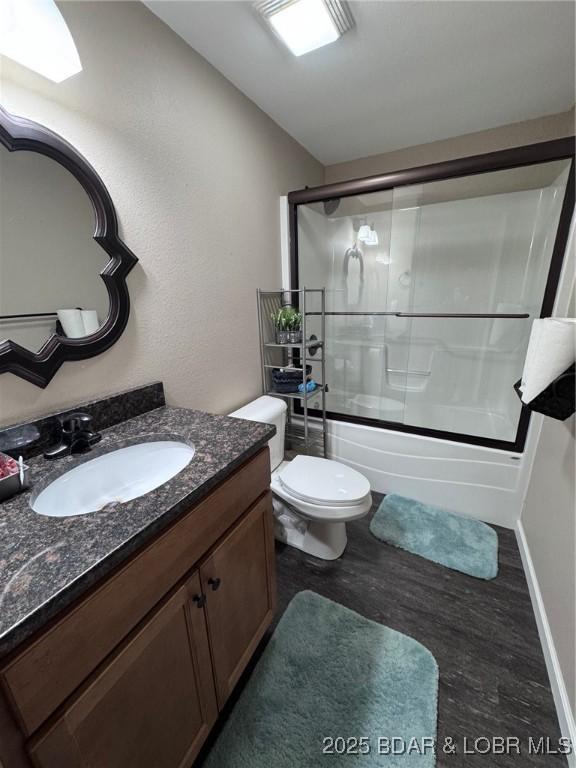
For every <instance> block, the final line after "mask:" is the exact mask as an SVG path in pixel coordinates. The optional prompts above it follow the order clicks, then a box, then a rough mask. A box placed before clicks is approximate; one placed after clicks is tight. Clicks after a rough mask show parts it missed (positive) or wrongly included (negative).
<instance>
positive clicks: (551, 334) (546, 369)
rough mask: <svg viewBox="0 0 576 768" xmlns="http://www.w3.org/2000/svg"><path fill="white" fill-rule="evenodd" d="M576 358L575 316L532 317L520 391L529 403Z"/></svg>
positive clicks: (523, 400) (524, 401) (524, 400)
mask: <svg viewBox="0 0 576 768" xmlns="http://www.w3.org/2000/svg"><path fill="white" fill-rule="evenodd" d="M575 361H576V319H575V318H570V317H545V318H543V319H542V320H534V322H533V324H532V332H531V333H530V341H529V342H528V349H527V351H526V360H525V362H524V372H523V373H522V382H521V384H520V391H521V392H522V402H523V403H529V402H531V401H532V400H534V398H535V397H536V396H537V395H539V394H540V392H542V391H543V390H545V389H546V387H547V386H548V385H549V384H551V383H552V382H553V381H554V379H557V378H558V376H560V374H562V373H564V371H565V370H566V369H567V368H569V367H570V366H571V365H572V363H574V362H575Z"/></svg>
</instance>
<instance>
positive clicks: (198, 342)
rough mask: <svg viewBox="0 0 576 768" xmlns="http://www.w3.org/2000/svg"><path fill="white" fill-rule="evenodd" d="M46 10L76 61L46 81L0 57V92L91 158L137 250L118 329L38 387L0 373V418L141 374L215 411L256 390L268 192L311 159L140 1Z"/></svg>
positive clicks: (274, 253) (269, 261) (303, 175)
mask: <svg viewBox="0 0 576 768" xmlns="http://www.w3.org/2000/svg"><path fill="white" fill-rule="evenodd" d="M61 10H62V12H63V14H64V16H65V18H66V20H67V22H68V24H69V26H70V29H71V31H72V34H73V36H74V39H75V41H76V44H77V46H78V49H79V52H80V56H81V59H82V63H83V66H84V71H83V72H82V73H81V74H79V75H77V76H76V77H74V78H72V79H70V80H68V81H65V82H64V83H61V84H60V85H56V84H52V83H50V82H48V81H47V80H45V79H44V78H41V77H40V76H37V75H35V74H34V73H31V72H27V71H26V70H24V69H22V68H21V67H19V66H18V65H16V64H12V63H11V62H7V61H2V90H1V94H0V100H1V102H2V104H3V105H4V106H5V107H6V108H7V109H8V110H10V111H11V112H13V113H16V114H21V115H24V116H27V117H29V118H32V119H34V120H37V121H39V122H41V123H43V124H45V125H47V126H48V127H49V128H52V129H53V130H55V131H57V132H58V133H60V134H61V135H62V136H64V138H66V139H67V140H68V141H70V142H71V143H72V144H74V145H75V146H76V147H77V148H78V150H79V151H80V152H82V153H83V154H84V156H85V157H86V158H87V159H88V161H89V162H90V163H92V165H93V166H94V167H95V168H96V170H97V171H98V173H99V174H100V175H101V176H102V178H103V180H104V182H105V184H106V185H107V187H108V189H109V191H110V193H111V195H112V198H113V200H114V202H115V205H116V208H117V211H118V214H119V218H120V223H121V234H122V236H123V238H124V240H125V241H126V243H127V244H128V246H129V247H130V248H131V249H132V250H133V251H134V253H135V254H136V255H137V256H138V257H139V259H140V262H139V264H138V265H137V266H136V267H135V269H134V270H133V271H132V273H131V274H130V276H129V278H128V282H129V288H130V295H131V297H132V314H131V317H130V322H129V324H128V327H127V329H126V331H125V333H124V335H123V336H122V338H121V339H120V341H119V342H118V343H117V344H116V345H115V346H114V347H112V349H111V350H109V351H108V352H106V353H104V354H103V355H101V356H100V357H97V358H93V359H92V360H87V361H84V362H73V363H66V364H65V365H64V366H63V367H62V368H61V369H60V371H59V372H58V373H57V375H56V377H55V378H54V379H53V380H52V382H51V383H50V384H49V385H48V387H47V389H45V390H41V389H38V388H37V387H34V386H33V385H31V384H28V383H27V382H25V381H23V380H21V379H18V378H16V377H15V376H13V375H12V374H5V375H2V376H0V423H4V424H6V423H10V422H14V421H17V420H20V419H22V418H25V417H28V416H31V415H33V414H39V413H45V412H47V411H50V410H52V409H54V408H57V407H60V406H66V405H69V404H74V403H76V402H79V401H82V400H84V399H86V398H91V397H95V396H99V395H104V394H107V393H111V392H115V391H119V390H122V389H126V388H128V387H132V386H135V385H138V384H143V383H146V382H149V381H151V380H155V379H162V380H163V381H164V383H165V386H166V392H167V397H168V400H169V402H170V403H172V404H177V405H182V406H189V407H197V408H203V409H206V410H211V411H220V412H225V411H226V410H228V409H232V408H233V407H235V406H237V405H239V404H241V403H242V402H244V401H246V400H248V399H249V398H250V397H252V396H255V395H257V394H258V393H259V382H260V375H259V356H258V342H257V339H258V331H257V320H256V306H255V290H256V287H257V286H262V287H268V288H272V287H275V286H276V285H277V284H278V283H279V281H280V233H279V216H278V198H279V196H280V195H282V194H286V193H287V192H288V191H290V190H291V189H297V188H299V187H303V186H304V185H306V184H309V185H315V184H320V183H322V180H323V168H322V166H321V165H320V164H319V163H318V162H317V161H316V160H314V159H313V158H312V157H311V156H310V155H309V154H308V153H307V152H305V151H304V150H303V149H302V147H301V146H300V145H299V144H297V143H296V142H295V141H294V140H293V139H291V138H290V137H289V136H288V135H287V134H286V133H284V132H283V131H282V130H281V129H280V128H279V127H278V126H277V125H276V124H275V123H274V122H273V121H272V120H270V119H269V118H268V117H267V116H266V115H265V114H264V113H263V112H261V111H260V110H259V109H258V108H257V107H256V106H255V105H254V104H253V103H252V102H251V101H249V100H248V99H247V98H246V97H245V96H243V95H242V94H241V93H240V92H239V91H238V90H236V88H234V87H233V86H232V85H231V84H230V83H229V82H228V81H227V80H226V79H225V78H223V77H222V76H221V75H220V74H219V73H218V72H216V70H214V69H213V68H212V67H211V66H210V65H209V64H208V63H207V62H206V61H205V60H204V59H202V58H201V57H200V56H199V55H198V54H196V53H195V52H194V51H192V49H191V48H190V47H189V46H187V45H186V44H185V43H184V42H183V41H182V40H181V39H180V38H179V37H178V36H177V35H175V33H174V32H172V31H171V30H170V29H168V27H166V26H165V25H164V24H163V23H162V22H161V21H160V20H159V19H157V18H156V17H155V16H154V15H153V14H152V13H150V12H149V11H148V10H147V9H146V8H145V7H144V6H143V5H141V4H140V3H134V2H82V3H63V4H62V6H61Z"/></svg>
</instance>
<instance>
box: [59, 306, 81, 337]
mask: <svg viewBox="0 0 576 768" xmlns="http://www.w3.org/2000/svg"><path fill="white" fill-rule="evenodd" d="M57 314H58V320H60V325H61V326H62V328H63V329H64V333H65V334H66V336H67V337H68V338H69V339H81V338H82V336H86V332H85V331H84V321H83V320H82V312H81V311H80V310H79V309H59V310H58V312H57Z"/></svg>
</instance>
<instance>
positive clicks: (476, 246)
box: [389, 161, 569, 442]
mask: <svg viewBox="0 0 576 768" xmlns="http://www.w3.org/2000/svg"><path fill="white" fill-rule="evenodd" d="M568 171H569V161H556V162H551V163H544V164H540V165H536V166H528V167H524V168H519V169H512V170H506V171H498V172H494V173H486V174H481V175H475V176H469V177H460V178H456V179H450V180H446V181H439V182H430V183H427V184H422V185H415V186H410V187H403V188H399V189H396V190H395V191H394V214H393V219H392V241H393V242H394V239H395V236H396V233H395V230H396V229H398V230H400V231H402V230H403V229H405V228H409V229H410V231H411V232H412V233H413V241H412V243H411V249H410V253H409V254H408V253H406V254H399V253H398V251H397V252H396V255H397V256H400V255H402V259H403V260H404V266H406V271H405V273H404V274H405V275H406V276H407V279H406V283H408V282H409V286H408V287H407V288H406V287H403V286H400V285H398V284H394V282H392V283H391V286H390V292H389V299H390V298H391V296H392V293H395V294H396V295H397V296H398V297H402V299H401V300H402V301H403V302H404V303H405V304H408V305H409V309H407V310H405V312H406V315H407V316H406V317H405V318H403V319H404V320H405V322H408V323H409V324H410V329H409V336H410V341H409V353H408V370H411V371H416V370H418V371H420V370H421V371H422V372H423V373H422V379H421V386H419V387H418V386H416V379H415V376H414V374H412V383H410V382H407V387H406V397H405V409H404V422H405V424H410V425H412V426H414V427H418V428H424V429H429V430H434V431H437V430H440V431H444V432H449V433H456V434H460V435H470V436H478V437H482V438H488V439H492V440H499V441H506V442H514V440H515V437H516V432H517V428H518V420H519V416H520V411H521V404H520V400H519V399H518V397H517V395H516V393H515V392H514V389H513V385H514V383H515V382H516V381H517V380H518V379H519V378H520V376H521V374H522V367H523V362H524V357H525V353H526V348H527V345H528V338H529V335H530V329H531V325H532V321H533V320H534V318H537V317H539V315H540V307H541V305H542V299H543V295H544V290H545V286H546V279H547V275H548V271H549V268H550V260H551V257H552V248H553V245H554V238H555V234H556V230H557V226H558V220H559V217H560V210H561V207H562V202H563V199H564V192H565V189H566V183H567V178H568ZM406 219H409V221H406ZM392 256H393V258H394V250H393V252H392ZM419 314H421V315H424V316H423V317H418V315H419ZM471 314H480V315H482V314H484V315H490V314H493V315H496V317H479V318H474V317H467V316H466V315H471ZM435 315H439V316H435ZM458 315H462V316H461V317H458ZM506 315H508V317H506ZM514 315H520V317H514ZM522 315H527V317H522Z"/></svg>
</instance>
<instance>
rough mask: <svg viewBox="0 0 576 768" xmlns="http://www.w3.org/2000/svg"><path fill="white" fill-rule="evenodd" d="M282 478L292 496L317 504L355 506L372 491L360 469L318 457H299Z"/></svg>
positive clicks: (280, 477)
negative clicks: (358, 470) (357, 470)
mask: <svg viewBox="0 0 576 768" xmlns="http://www.w3.org/2000/svg"><path fill="white" fill-rule="evenodd" d="M278 479H279V481H280V483H281V485H282V486H283V488H284V489H285V490H286V491H287V492H288V493H289V494H290V496H292V498H295V499H299V500H301V501H304V502H306V503H308V504H313V505H314V506H325V507H354V506H356V505H358V504H360V503H361V502H362V501H364V499H366V497H367V496H368V495H369V493H370V483H369V482H368V480H367V479H366V478H365V477H364V476H363V475H361V474H360V472H356V470H355V469H351V468H350V467H347V466H346V465H345V464H341V463H340V462H339V461H333V460H331V459H321V458H318V457H316V456H296V457H295V458H294V459H293V460H292V461H290V462H288V464H287V465H285V466H284V468H283V469H282V470H281V471H280V472H279V474H278Z"/></svg>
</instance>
